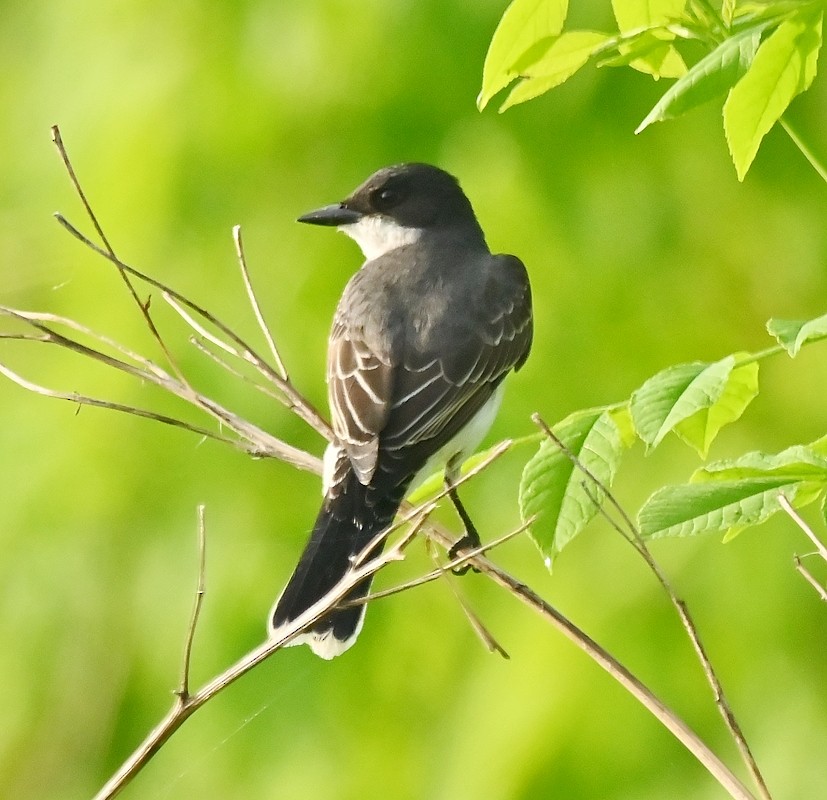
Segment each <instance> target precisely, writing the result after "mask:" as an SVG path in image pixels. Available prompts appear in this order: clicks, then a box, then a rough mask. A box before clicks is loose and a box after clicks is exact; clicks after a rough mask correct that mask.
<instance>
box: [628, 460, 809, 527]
mask: <svg viewBox="0 0 827 800" xmlns="http://www.w3.org/2000/svg"><path fill="white" fill-rule="evenodd" d="M823 488H824V485H823V484H819V483H816V484H806V483H803V482H801V481H799V480H797V479H796V478H795V477H794V476H792V475H791V476H781V475H765V476H761V477H758V476H756V477H753V478H743V479H741V480H733V481H714V482H708V483H688V484H683V485H680V486H665V487H664V488H662V489H659V490H658V491H656V492H655V493H654V494H653V495H652V496H651V497H650V498H649V499H648V500H647V501H646V503H645V504H644V506H643V508H641V510H640V512H639V514H638V525H639V526H640V533H641V535H642V536H644V537H647V538H660V537H664V536H694V535H696V534H699V533H708V532H709V533H716V532H717V533H722V532H723V533H726V535H727V539H731V538H732V537H733V536H735V535H736V534H737V533H739V532H740V531H742V530H743V529H744V528H746V527H749V526H752V525H758V524H760V523H761V522H763V521H764V520H766V519H767V518H768V517H770V516H772V514H774V513H775V512H776V511H778V510H779V509H780V505H779V504H778V498H779V495H781V494H782V492H783V494H784V496H785V497H786V498H787V499H788V500H789V501H790V502H792V501H793V499H796V500H797V504H798V505H803V504H804V501H812V500H815V499H816V497H817V496H818V494H819V493H820V491H821V490H823ZM802 490H803V491H802Z"/></svg>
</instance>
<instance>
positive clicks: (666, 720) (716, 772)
mask: <svg viewBox="0 0 827 800" xmlns="http://www.w3.org/2000/svg"><path fill="white" fill-rule="evenodd" d="M425 533H426V534H427V535H428V536H429V537H431V538H433V539H434V540H435V541H436V542H437V543H438V544H439V545H441V546H442V547H445V548H446V549H449V548H450V547H451V546H452V544H453V537H452V536H451V534H450V533H448V532H447V531H445V530H443V529H442V528H441V527H440V526H439V525H436V524H435V523H434V522H433V521H431V522H430V523H429V524H428V527H427V528H426V530H425ZM469 560H470V562H471V564H472V565H473V566H474V568H475V569H476V570H478V571H479V572H480V573H482V574H484V575H486V576H488V577H489V578H490V579H491V580H492V581H493V582H494V583H496V584H497V585H499V586H501V587H503V588H504V589H506V590H507V591H508V592H509V593H510V594H512V595H514V596H515V597H516V598H517V599H518V600H520V601H521V602H522V603H524V604H525V605H527V606H528V607H529V608H531V609H533V610H534V611H536V612H537V613H538V614H540V616H541V617H543V619H544V620H545V621H546V622H548V623H549V624H551V625H552V626H553V627H554V628H556V629H557V630H558V631H559V632H560V633H562V634H563V635H564V636H565V637H566V638H567V639H568V640H569V641H571V642H573V643H574V644H575V645H576V646H577V647H579V648H580V649H581V650H582V651H583V652H585V653H586V654H587V655H588V656H589V657H590V658H591V659H592V660H593V661H594V662H595V663H596V664H598V665H599V666H600V667H602V668H603V669H604V670H605V671H606V672H607V673H608V674H609V675H611V676H612V677H613V678H614V679H615V680H616V681H617V682H618V683H620V685H621V686H623V688H624V689H626V690H627V691H628V692H629V694H631V695H632V697H634V698H635V699H636V700H637V701H638V702H640V703H641V704H642V705H643V706H644V707H645V708H646V709H647V710H648V711H649V712H650V713H651V714H652V715H653V716H654V717H655V719H657V720H658V721H659V722H660V723H661V724H662V725H663V726H664V727H665V728H666V729H667V730H668V731H669V732H670V733H672V735H673V736H675V738H676V739H677V740H678V741H679V742H680V743H681V744H682V745H683V746H684V747H686V749H687V750H689V752H690V753H692V755H693V756H694V757H695V758H696V759H697V760H698V761H699V762H700V763H701V764H702V765H703V766H704V767H706V769H707V770H708V771H709V772H710V774H711V775H712V776H713V777H714V778H715V779H716V780H717V781H718V783H720V784H721V786H723V787H724V788H725V789H726V790H727V792H728V793H729V795H730V797H732V798H735V800H755V798H754V796H753V795H752V794H751V793H750V791H749V790H748V789H747V788H746V787H745V786H744V785H743V784H742V783H741V781H740V780H739V779H738V778H737V777H736V776H735V775H734V774H733V772H732V771H731V770H730V769H729V767H727V765H726V764H724V763H723V762H722V761H721V759H720V758H718V756H716V755H715V753H713V752H712V750H710V748H709V747H708V746H707V745H706V744H705V743H704V741H703V740H702V739H701V738H700V737H699V736H698V735H697V734H696V733H695V732H694V731H693V730H692V729H691V728H690V727H689V726H688V725H687V724H686V723H685V722H684V721H683V720H682V719H681V718H680V717H679V716H678V715H677V714H676V713H675V712H674V711H672V709H670V708H669V707H668V706H667V705H666V704H665V703H663V702H662V701H661V700H660V699H659V698H658V697H657V696H656V695H655V694H653V692H652V691H651V690H650V689H649V688H648V687H647V686H646V685H645V684H643V683H642V682H641V681H640V680H638V678H636V677H635V676H634V675H633V674H632V673H631V672H629V670H628V669H626V667H624V666H623V664H621V663H620V662H619V661H618V660H617V659H616V658H615V657H614V656H612V655H611V654H610V653H609V652H608V651H607V650H605V649H604V648H603V647H602V646H601V645H599V644H598V643H597V642H595V641H594V640H593V639H592V638H591V637H590V636H589V635H588V634H587V633H585V632H584V631H583V630H581V629H580V628H578V627H577V626H576V625H575V624H574V623H573V622H571V621H570V620H569V619H567V618H566V617H565V616H563V614H561V613H560V612H559V611H558V610H557V609H556V608H554V607H553V606H552V605H550V604H549V603H547V602H546V601H545V600H543V598H542V597H540V596H539V595H538V594H537V593H536V592H534V591H533V590H532V589H531V588H530V587H528V586H526V584H524V583H523V582H522V581H520V580H518V579H517V578H514V577H512V576H511V575H509V574H508V573H507V572H505V571H504V570H502V569H500V568H499V567H497V566H496V565H495V564H493V563H492V562H491V561H489V560H488V559H487V558H486V557H485V556H482V555H476V556H474V557H473V558H471V559H469Z"/></svg>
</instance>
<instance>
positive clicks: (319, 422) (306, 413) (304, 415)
mask: <svg viewBox="0 0 827 800" xmlns="http://www.w3.org/2000/svg"><path fill="white" fill-rule="evenodd" d="M55 219H57V221H58V222H59V223H60V224H61V225H62V226H63V227H64V228H65V229H66V230H67V231H68V232H69V233H71V234H72V236H74V237H75V238H76V239H78V240H79V241H80V242H82V243H83V244H84V245H85V246H86V247H88V248H89V249H90V250H92V251H93V252H95V253H97V254H98V255H100V256H102V257H103V258H105V259H106V260H107V261H110V262H111V263H113V264H114V265H115V266H116V267H117V268H118V269H120V270H123V271H124V272H126V273H128V274H129V275H132V276H134V277H136V278H138V279H140V280H142V281H144V282H145V283H148V284H149V285H150V286H155V287H156V288H157V289H160V290H161V291H162V292H165V293H166V294H168V295H169V296H170V297H172V298H173V299H174V300H177V301H178V302H179V303H180V304H182V305H185V306H187V308H189V309H190V310H191V311H194V312H195V313H196V314H198V315H200V316H202V317H203V318H204V319H205V320H207V322H209V323H210V324H212V325H214V326H215V327H216V328H218V330H220V331H221V332H222V333H223V334H224V335H225V336H226V337H227V338H228V339H229V340H230V341H232V342H234V343H235V344H236V345H237V346H238V348H239V351H240V353H241V354H242V355H241V357H242V358H244V360H245V361H248V362H249V363H250V364H252V365H253V366H254V367H255V368H256V369H257V370H258V371H259V372H260V373H261V374H262V375H264V376H265V377H266V378H267V379H268V380H269V381H271V382H272V383H273V384H275V385H276V386H277V387H278V388H279V390H280V391H282V392H283V393H284V395H285V397H286V398H287V399H288V401H289V402H288V407H289V408H290V409H291V410H292V411H295V412H296V414H298V416H299V417H300V418H301V419H303V420H304V421H305V422H307V424H308V425H310V427H312V428H313V429H314V430H316V431H317V432H318V433H320V434H321V435H322V436H323V437H324V438H325V439H328V440H329V439H331V438H332V436H333V432H332V430H331V428H330V425H328V423H327V422H325V420H324V419H323V418H322V416H321V415H320V414H319V412H318V411H317V410H316V409H315V408H314V407H313V405H312V404H311V403H310V402H309V401H308V400H307V399H306V398H305V397H303V396H302V395H301V394H300V393H299V392H298V391H297V390H296V389H295V387H294V386H293V385H292V384H291V383H289V382H287V381H285V380H283V379H282V377H281V376H280V375H279V374H278V373H277V372H276V371H275V370H274V369H273V368H272V367H271V366H270V365H269V364H268V363H267V362H266V361H265V360H264V359H263V358H262V357H261V356H259V355H258V354H257V353H256V352H255V350H253V348H252V347H250V345H248V344H247V343H246V342H245V341H244V340H243V339H242V338H241V337H240V336H239V335H238V334H236V333H235V332H234V331H233V330H232V329H231V328H230V327H229V326H228V325H226V324H225V323H223V322H221V320H219V319H218V318H217V317H216V316H215V315H214V314H212V313H210V312H209V311H207V310H206V309H205V308H203V307H202V306H200V305H198V304H197V303H195V302H194V301H192V300H190V299H189V298H187V297H185V296H184V295H182V294H181V293H180V292H176V291H175V290H174V289H172V288H171V287H170V286H167V285H166V284H164V283H162V282H161V281H159V280H157V279H156V278H153V277H151V276H150V275H146V274H145V273H143V272H141V271H140V270H137V269H135V268H134V267H130V266H129V265H128V264H126V263H124V262H123V261H121V260H120V259H119V258H117V257H116V256H115V255H113V254H112V253H109V252H108V251H106V250H104V249H102V248H101V247H99V246H98V245H96V244H95V243H94V242H93V241H91V240H90V239H89V238H88V237H86V236H84V235H83V234H82V233H81V232H80V231H79V230H78V229H77V228H76V227H75V226H74V225H72V223H70V222H69V221H68V220H67V219H66V218H65V217H64V216H63V215H61V214H55Z"/></svg>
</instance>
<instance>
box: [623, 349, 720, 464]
mask: <svg viewBox="0 0 827 800" xmlns="http://www.w3.org/2000/svg"><path fill="white" fill-rule="evenodd" d="M734 366H735V358H734V356H727V357H726V358H723V359H721V360H720V361H715V362H713V363H711V364H709V363H705V362H702V361H693V362H691V363H688V364H677V365H676V366H673V367H668V368H667V369H665V370H662V371H661V372H659V373H657V375H655V376H653V377H652V378H649V380H648V381H646V382H645V383H644V384H643V386H641V387H640V388H639V389H637V390H636V391H635V392H634V393H633V394H632V399H631V411H632V420H633V421H634V424H635V429H636V430H637V433H638V436H640V438H641V439H642V440H643V441H644V442H645V443H646V446H647V448H649V449H651V448H654V447H657V446H658V445H659V444H660V443H661V441H662V440H663V437H664V436H666V434H667V433H669V432H670V431H671V430H674V429H675V428H676V427H677V426H678V425H680V423H682V422H683V421H684V420H687V419H689V418H690V417H692V416H693V415H695V414H697V413H698V412H699V411H701V410H703V409H708V408H711V407H712V406H713V405H715V403H717V402H718V400H719V399H720V397H721V395H722V394H723V392H724V389H725V388H726V385H727V382H728V380H729V376H730V373H731V372H732V369H733V367H734Z"/></svg>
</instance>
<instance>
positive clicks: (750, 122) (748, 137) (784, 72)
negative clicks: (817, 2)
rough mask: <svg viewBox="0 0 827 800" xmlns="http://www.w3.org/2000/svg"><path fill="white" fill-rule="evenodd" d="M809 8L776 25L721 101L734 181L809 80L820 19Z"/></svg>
mask: <svg viewBox="0 0 827 800" xmlns="http://www.w3.org/2000/svg"><path fill="white" fill-rule="evenodd" d="M814 8H815V7H813V6H807V7H804V8H802V9H800V10H799V11H798V13H796V14H794V15H793V16H791V17H790V18H789V19H787V20H786V21H784V22H782V23H781V24H780V25H779V26H778V28H777V29H776V30H775V31H774V32H773V33H772V35H771V36H769V37H768V38H767V39H766V41H764V42H763V44H761V46H760V47H759V48H758V52H757V53H756V54H755V58H754V59H753V62H752V65H751V66H750V68H749V69H748V70H747V72H746V74H745V75H744V77H743V78H741V80H740V81H738V83H737V84H736V85H735V86H734V87H733V89H732V91H730V93H729V97H727V100H726V103H724V130H725V132H726V138H727V144H728V146H729V151H730V154H731V155H732V161H733V163H734V164H735V170H736V172H737V174H738V180H743V179H744V177H745V176H746V174H747V171H748V170H749V168H750V165H751V164H752V162H753V160H754V158H755V155H756V153H757V152H758V148H759V146H760V144H761V140H762V139H763V138H764V136H765V135H766V134H767V133H768V132H769V130H770V128H772V126H773V125H774V124H775V123H776V122H777V120H778V118H779V117H780V116H781V115H782V114H783V113H784V111H786V109H787V106H788V105H789V104H790V102H791V101H792V99H793V98H794V97H795V96H796V95H797V94H800V93H801V92H803V91H805V90H806V89H808V88H809V86H810V84H811V83H812V82H813V78H814V77H815V74H816V65H817V59H818V51H819V49H820V48H821V22H822V17H823V12H822V11H821V10H818V9H817V8H815V10H814Z"/></svg>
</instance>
